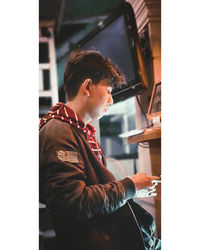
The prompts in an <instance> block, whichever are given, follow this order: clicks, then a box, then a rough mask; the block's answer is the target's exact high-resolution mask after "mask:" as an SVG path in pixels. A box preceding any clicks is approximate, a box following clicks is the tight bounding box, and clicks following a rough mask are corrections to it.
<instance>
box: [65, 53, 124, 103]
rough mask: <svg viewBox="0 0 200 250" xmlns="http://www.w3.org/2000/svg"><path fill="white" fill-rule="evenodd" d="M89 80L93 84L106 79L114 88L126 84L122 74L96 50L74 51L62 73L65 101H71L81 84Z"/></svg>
mask: <svg viewBox="0 0 200 250" xmlns="http://www.w3.org/2000/svg"><path fill="white" fill-rule="evenodd" d="M87 78H90V79H91V80H92V82H93V84H98V83H99V81H100V80H103V79H108V81H109V83H111V84H112V85H113V87H114V86H120V85H123V84H126V82H125V76H124V74H123V73H122V72H121V71H120V70H119V68H118V67H117V66H116V65H115V64H114V63H112V62H111V60H110V59H109V58H107V57H105V56H103V55H101V54H100V52H98V51H96V50H74V51H72V52H71V54H70V57H69V60H68V63H67V65H66V68H65V72H64V80H63V87H64V89H65V92H66V95H67V99H68V100H73V99H74V97H75V96H76V95H77V93H78V91H79V88H80V86H81V84H82V83H83V82H84V80H85V79H87Z"/></svg>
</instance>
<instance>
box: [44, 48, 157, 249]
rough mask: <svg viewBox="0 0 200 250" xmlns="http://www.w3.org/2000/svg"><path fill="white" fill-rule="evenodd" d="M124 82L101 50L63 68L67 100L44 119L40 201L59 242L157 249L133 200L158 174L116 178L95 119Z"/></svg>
mask: <svg viewBox="0 0 200 250" xmlns="http://www.w3.org/2000/svg"><path fill="white" fill-rule="evenodd" d="M123 83H124V76H123V74H122V73H121V72H120V71H119V69H118V68H117V67H116V66H115V65H114V64H113V63H112V62H111V61H110V60H109V59H108V58H106V57H104V56H102V55H101V54H100V53H99V52H97V51H74V52H73V53H72V54H71V56H70V58H69V61H68V64H67V66H66V69H65V73H64V87H65V90H66V94H67V103H66V104H64V103H58V104H56V105H55V106H54V107H53V108H51V110H50V111H49V112H48V113H47V114H46V115H45V116H44V117H43V118H42V119H41V122H40V201H41V202H42V203H44V204H46V206H47V208H48V209H49V211H50V216H51V219H52V222H53V225H54V228H55V231H56V236H57V239H58V242H59V244H60V248H61V249H65V250H97V249H98V250H112V249H113V250H129V249H135V250H142V249H154V248H153V247H154V246H153V244H154V245H155V241H154V238H153V236H152V235H150V236H148V237H149V242H150V241H151V242H154V243H152V248H148V247H147V245H146V242H145V241H144V235H142V232H141V230H140V228H139V227H141V225H140V223H139V222H137V219H136V218H135V214H134V211H133V207H132V205H131V204H133V203H131V202H133V201H131V200H130V199H131V198H133V197H134V195H135V192H136V190H140V189H143V188H147V187H152V180H156V179H159V178H158V177H156V176H148V175H146V174H144V173H138V174H136V175H134V176H132V177H130V178H129V177H127V178H125V179H123V180H120V181H116V180H115V178H114V177H113V175H112V174H111V173H110V172H109V171H108V170H107V169H106V159H105V157H104V155H103V153H102V151H101V148H100V146H99V144H98V142H97V141H96V138H95V129H94V127H93V126H92V125H91V124H90V123H89V122H90V121H91V120H92V119H99V118H101V117H102V116H103V115H104V114H105V112H106V111H107V110H108V107H109V105H111V104H113V99H112V95H111V92H112V88H113V87H114V86H115V85H119V84H123ZM128 200H129V201H128ZM151 219H152V218H151ZM151 219H150V220H151ZM138 223H139V225H138ZM151 223H152V221H151ZM150 234H151V233H150ZM151 236H152V237H151ZM148 244H150V243H148ZM145 246H146V247H147V248H145Z"/></svg>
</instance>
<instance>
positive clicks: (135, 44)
mask: <svg viewBox="0 0 200 250" xmlns="http://www.w3.org/2000/svg"><path fill="white" fill-rule="evenodd" d="M76 47H77V48H79V49H83V50H88V49H95V50H97V51H100V53H101V54H103V55H104V56H106V57H109V58H110V59H111V60H112V61H113V62H114V63H115V64H116V65H117V66H118V67H119V68H120V70H121V71H122V72H123V73H124V75H125V77H126V82H127V85H123V86H121V87H115V88H114V89H113V91H112V96H113V99H114V102H119V101H122V100H125V99H127V98H128V97H131V96H135V95H138V94H141V93H142V92H143V91H144V90H145V89H147V88H148V81H147V76H146V72H145V67H144V62H143V57H142V52H141V49H140V44H139V36H138V31H137V25H136V20H135V15H134V12H133V8H132V6H131V5H130V4H129V3H127V2H125V3H123V4H122V5H121V6H120V8H119V9H118V10H116V11H115V12H114V13H113V14H112V15H111V16H109V17H108V18H107V19H105V20H104V21H101V22H99V23H98V25H97V27H95V28H94V29H93V30H92V31H91V32H90V33H89V34H87V35H86V36H85V37H84V38H83V39H82V40H81V41H79V43H78V44H77V46H76Z"/></svg>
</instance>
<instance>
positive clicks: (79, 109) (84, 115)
mask: <svg viewBox="0 0 200 250" xmlns="http://www.w3.org/2000/svg"><path fill="white" fill-rule="evenodd" d="M66 105H67V106H68V107H69V108H71V109H72V110H73V111H74V112H75V113H76V114H77V115H78V116H79V118H80V119H81V120H82V121H83V122H84V123H85V124H88V123H89V122H90V121H91V117H90V116H89V114H88V112H87V111H86V109H85V108H84V106H83V105H82V104H81V105H80V103H79V102H77V101H68V102H67V103H66Z"/></svg>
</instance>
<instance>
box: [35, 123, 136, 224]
mask: <svg viewBox="0 0 200 250" xmlns="http://www.w3.org/2000/svg"><path fill="white" fill-rule="evenodd" d="M41 137H42V138H41V141H42V142H41V144H40V161H41V162H40V164H41V178H42V186H43V190H44V191H43V192H44V197H45V203H46V205H47V207H48V208H49V209H51V210H52V211H55V212H56V213H59V214H60V215H62V216H67V217H69V216H70V217H71V218H74V219H76V220H79V221H83V220H87V219H90V218H92V217H93V216H95V215H105V214H110V213H113V212H114V211H116V210H117V209H118V208H120V207H121V206H122V205H124V204H125V202H126V200H128V199H130V198H132V197H133V196H134V194H135V187H134V184H133V182H132V181H131V180H130V179H129V178H125V179H123V180H121V181H112V182H108V183H106V184H97V185H87V184H86V183H87V180H86V174H87V173H86V172H85V171H86V169H85V166H84V163H83V159H82V156H81V154H80V149H79V146H78V144H77V143H76V140H75V138H74V135H73V133H72V130H71V128H70V126H66V125H65V126H63V123H60V124H59V126H57V127H56V129H55V128H54V129H49V130H48V132H46V133H45V135H43V136H41ZM58 151H59V152H66V151H67V152H69V151H71V152H73V153H72V154H73V155H74V154H75V156H76V159H75V160H74V159H73V158H72V159H70V158H69V159H65V158H64V156H61V157H58V155H57V152H58Z"/></svg>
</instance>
